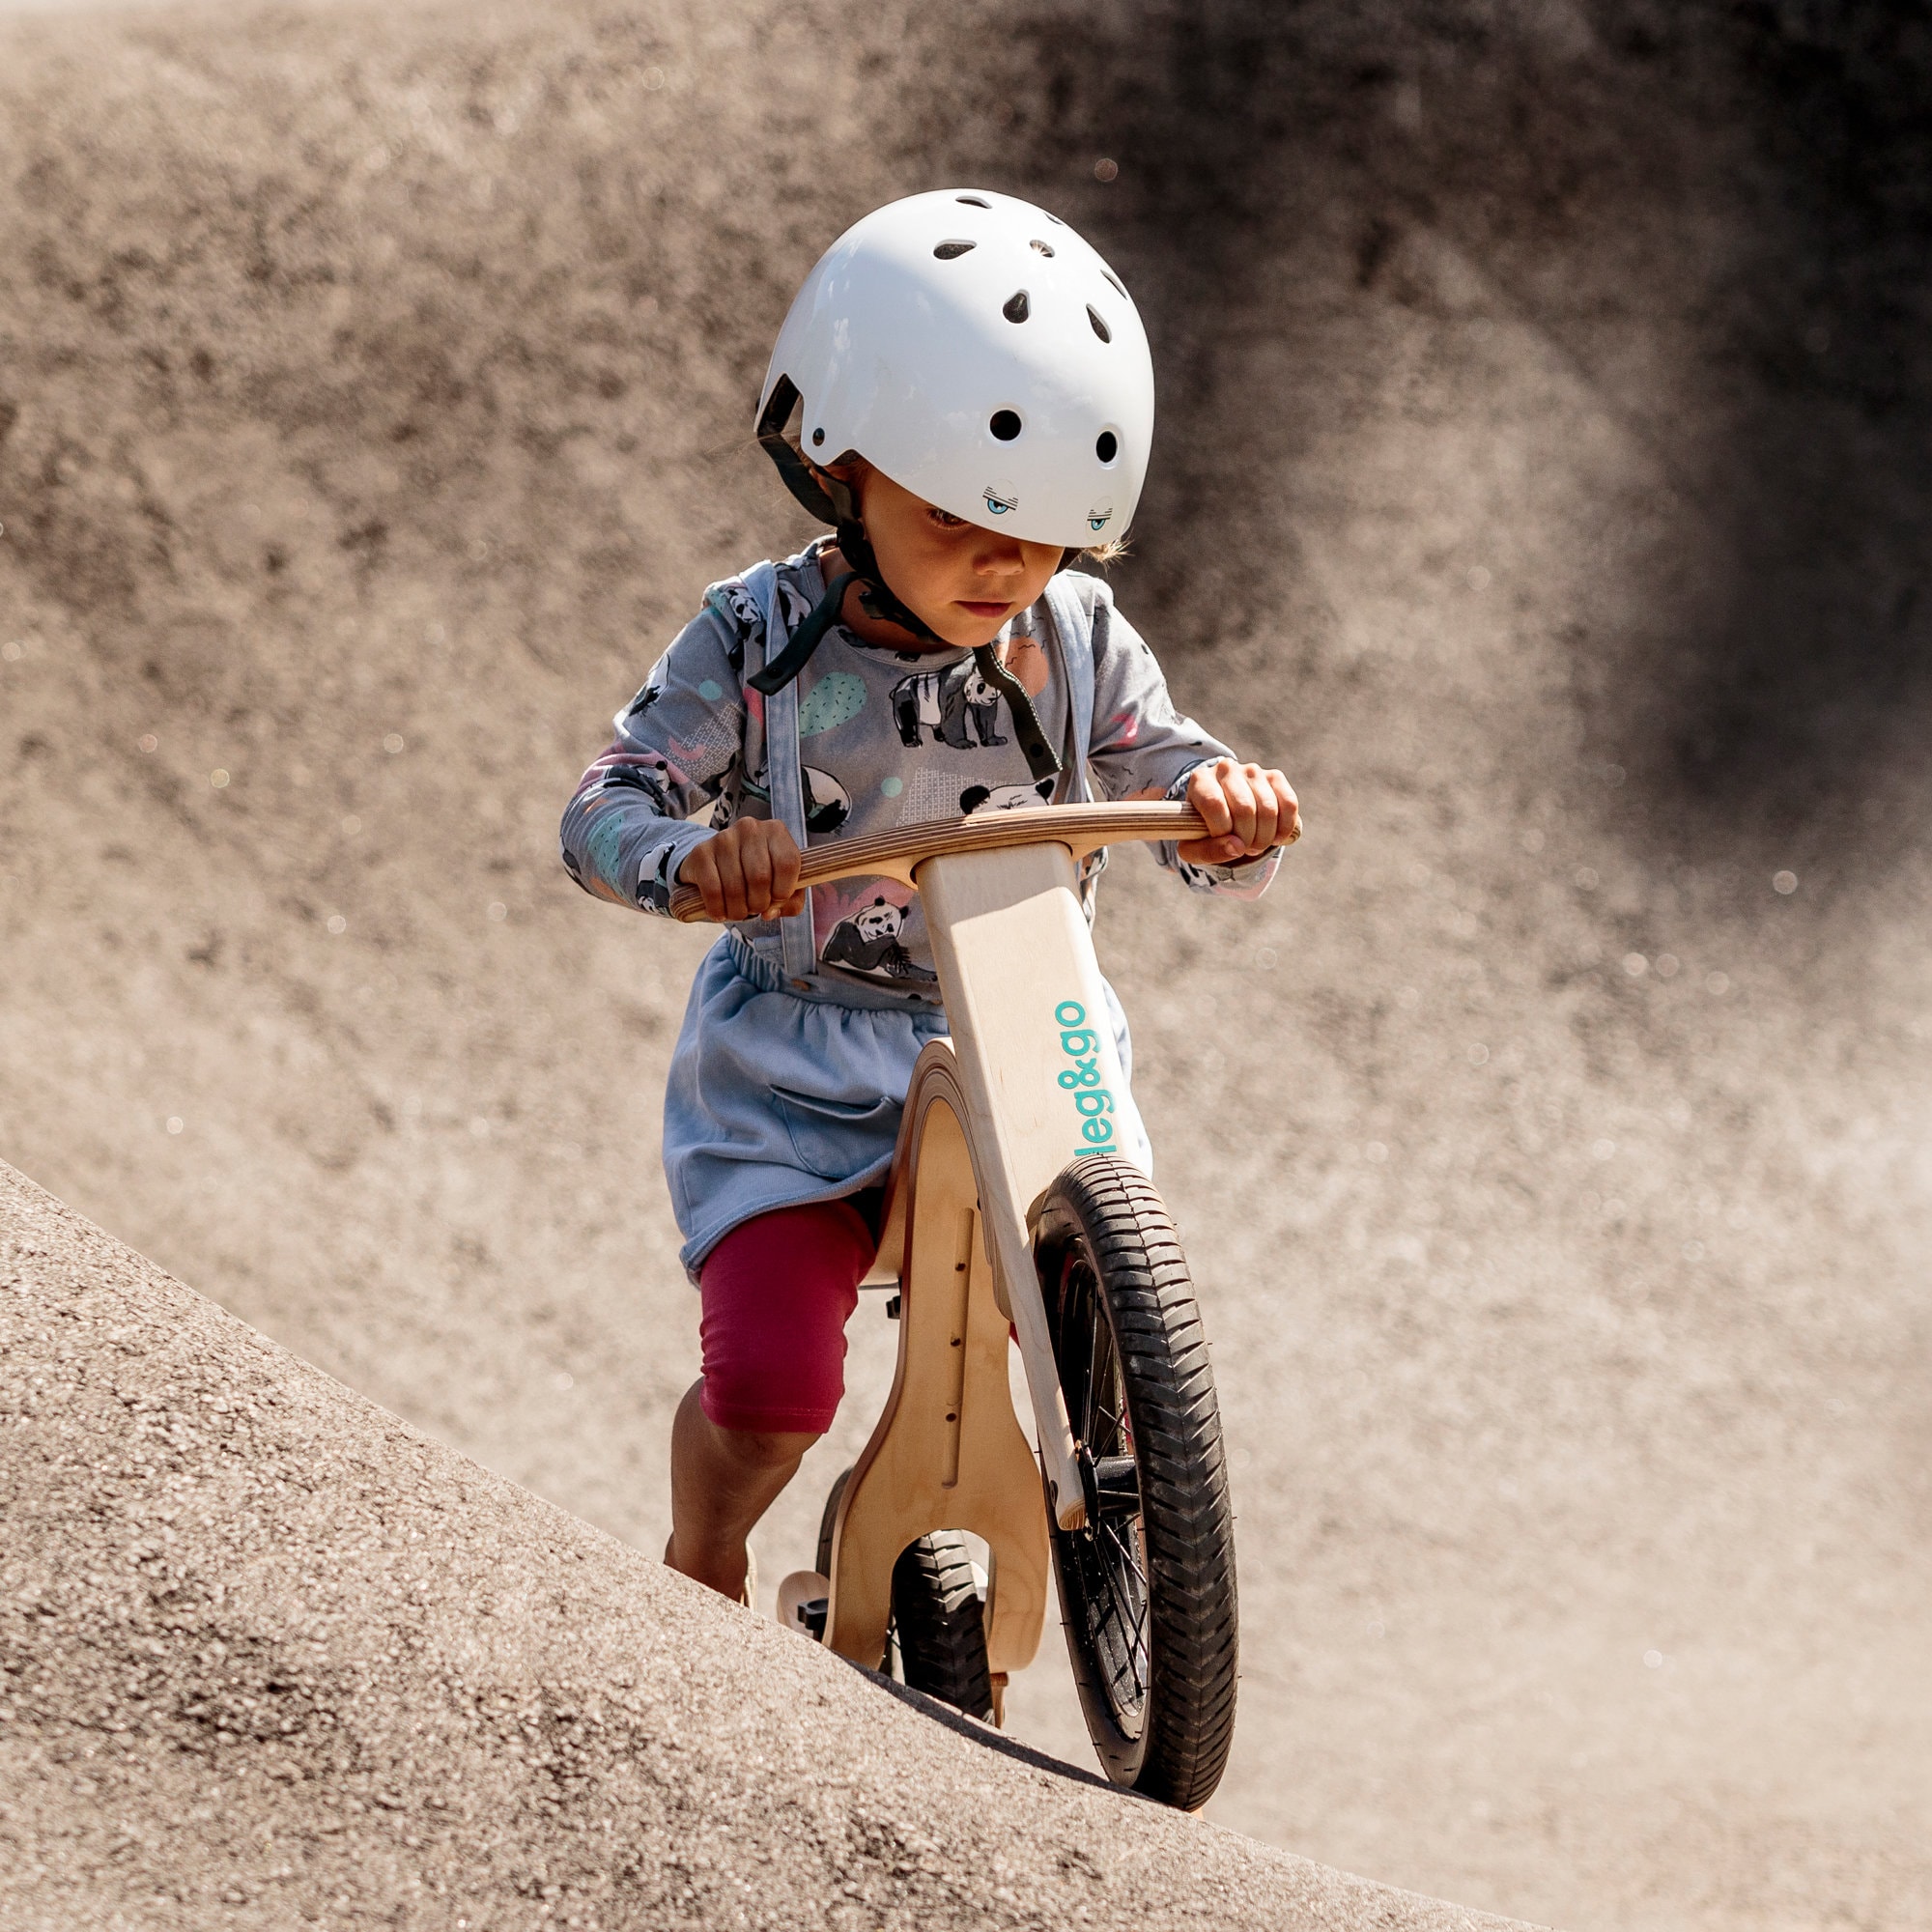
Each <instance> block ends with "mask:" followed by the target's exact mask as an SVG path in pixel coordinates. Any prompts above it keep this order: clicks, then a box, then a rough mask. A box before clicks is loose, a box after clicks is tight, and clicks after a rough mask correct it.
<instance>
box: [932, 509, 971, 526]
mask: <svg viewBox="0 0 1932 1932" xmlns="http://www.w3.org/2000/svg"><path fill="white" fill-rule="evenodd" d="M925 514H926V515H927V516H928V517H930V518H931V519H932V521H933V522H934V523H935V524H937V525H938V526H939V527H940V528H941V529H942V530H956V529H958V528H959V527H960V526H961V525H963V524H964V523H965V521H966V519H965V518H964V517H955V516H954V515H953V514H952V511H951V510H940V509H929V510H927V511H926V513H925Z"/></svg>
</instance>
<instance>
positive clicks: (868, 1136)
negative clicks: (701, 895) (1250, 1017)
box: [664, 932, 1152, 1281]
mask: <svg viewBox="0 0 1932 1932" xmlns="http://www.w3.org/2000/svg"><path fill="white" fill-rule="evenodd" d="M853 991H854V995H855V998H856V999H858V1000H865V999H866V998H867V989H865V988H860V987H855V988H854V989H853ZM1107 1005H1108V1009H1109V1010H1110V1012H1111V1013H1112V1015H1113V1021H1114V1037H1115V1040H1116V1042H1117V1044H1118V1046H1119V1048H1120V1054H1121V1069H1122V1073H1123V1074H1125V1075H1126V1076H1127V1078H1128V1079H1129V1080H1131V1078H1132V1076H1133V1054H1132V1043H1131V1041H1130V1040H1129V1038H1128V1037H1127V1022H1126V1016H1125V1014H1124V1013H1122V1010H1121V1003H1120V1002H1119V1000H1117V999H1116V998H1115V997H1114V989H1113V988H1112V987H1111V986H1109V987H1108V988H1107ZM945 1034H946V1015H945V1013H944V1011H942V1010H941V1009H939V1008H938V1007H924V1006H920V1007H914V1006H909V1005H907V1004H906V1003H905V1002H904V1001H902V1000H900V1001H897V1002H894V1003H892V1004H888V1003H887V1001H886V999H885V998H884V997H883V996H881V997H880V998H879V1004H877V1005H858V1004H853V1005H847V1004H846V1003H845V1002H844V1001H843V1000H831V999H825V998H820V997H816V996H813V995H811V994H801V993H796V992H793V991H792V990H791V989H790V988H789V986H788V985H787V984H786V981H785V978H784V973H783V970H782V968H781V967H780V966H779V965H778V963H777V962H776V961H773V960H767V959H762V958H760V957H759V956H758V955H757V954H755V953H754V952H753V951H752V949H751V948H750V946H748V945H747V944H746V943H745V941H744V940H743V939H741V938H740V937H739V936H738V934H737V933H735V932H727V933H725V936H724V937H723V938H722V939H720V940H719V942H718V944H717V945H716V946H714V947H713V948H712V949H711V951H710V952H707V953H706V954H705V955H704V959H703V962H702V963H701V964H700V965H699V967H698V969H697V977H696V980H694V981H693V982H692V988H691V999H690V1002H689V1003H688V1004H687V1006H686V1007H685V1010H684V1026H683V1028H682V1030H681V1031H680V1032H679V1034H678V1037H677V1046H676V1049H675V1051H674V1052H673V1053H672V1055H671V1063H670V1077H669V1079H668V1082H667V1083H666V1086H665V1123H664V1163H665V1178H666V1179H668V1181H669V1183H670V1200H671V1209H672V1211H673V1212H674V1213H675V1214H676V1216H677V1226H678V1232H679V1233H680V1234H682V1235H683V1236H684V1246H683V1247H682V1248H681V1249H680V1250H679V1254H678V1259H679V1260H680V1261H681V1262H682V1263H683V1264H684V1268H685V1272H686V1273H687V1274H688V1275H690V1277H691V1279H692V1280H693V1281H696V1279H697V1274H698V1270H699V1268H701V1267H702V1266H703V1264H704V1258H705V1256H706V1255H708V1254H709V1253H710V1252H711V1250H712V1249H713V1248H715V1247H716V1246H717V1245H718V1243H719V1242H720V1241H722V1240H723V1239H724V1238H725V1236H726V1235H728V1234H729V1233H730V1232H731V1230H732V1229H733V1228H735V1227H737V1226H738V1225H739V1223H740V1222H742V1221H749V1220H751V1219H752V1218H753V1216H754V1215H757V1214H767V1213H770V1212H771V1210H772V1209H773V1208H796V1207H801V1206H803V1205H805V1204H806V1203H807V1202H811V1201H836V1200H838V1199H839V1198H840V1197H841V1196H843V1195H847V1194H855V1193H857V1192H858V1191H859V1190H860V1189H861V1188H863V1187H870V1186H873V1185H876V1184H877V1183H878V1182H879V1181H881V1180H883V1179H885V1178H886V1175H887V1173H888V1171H889V1170H890V1169H891V1167H892V1164H893V1150H894V1147H895V1144H896V1142H897V1140H898V1131H899V1116H900V1114H901V1112H902V1111H903V1109H904V1105H905V1096H906V1090H907V1088H908V1087H910V1086H911V1084H912V1069H913V1063H914V1062H915V1061H917V1060H918V1058H919V1056H920V1052H921V1050H922V1049H923V1047H924V1045H925V1043H926V1041H927V1040H929V1039H938V1038H942V1037H945ZM1115 1118H1116V1121H1117V1122H1118V1125H1119V1128H1120V1136H1121V1147H1122V1152H1124V1153H1125V1154H1126V1155H1127V1156H1128V1157H1129V1158H1130V1159H1132V1160H1134V1162H1135V1163H1136V1165H1138V1166H1140V1167H1142V1168H1144V1169H1146V1170H1147V1171H1148V1172H1150V1173H1151V1171H1152V1154H1151V1150H1150V1148H1149V1146H1148V1139H1147V1130H1146V1128H1145V1127H1144V1126H1143V1125H1142V1124H1141V1118H1140V1114H1139V1111H1138V1110H1137V1109H1136V1108H1135V1106H1134V1104H1133V1099H1132V1095H1131V1094H1121V1095H1119V1096H1117V1112H1116V1116H1115Z"/></svg>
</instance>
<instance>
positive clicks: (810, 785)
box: [711, 765, 852, 838]
mask: <svg viewBox="0 0 1932 1932" xmlns="http://www.w3.org/2000/svg"><path fill="white" fill-rule="evenodd" d="M798 771H799V778H800V780H801V781H803V783H804V787H805V829H806V832H807V834H808V835H809V836H810V837H812V838H825V837H826V836H827V835H828V834H830V833H834V832H837V831H838V828H839V827H840V826H841V825H843V824H844V823H845V821H846V820H847V819H848V818H850V817H851V816H852V795H851V793H850V792H848V791H847V790H846V789H845V787H844V786H843V785H842V784H840V783H839V782H838V780H837V779H835V778H834V777H833V776H832V774H831V773H830V772H821V771H820V770H819V769H818V767H817V766H816V765H801V766H800V767H799V768H798ZM744 795H745V797H747V798H755V799H759V800H761V801H762V802H763V803H764V804H766V805H770V803H771V797H772V794H771V786H770V775H769V774H768V772H767V771H766V770H765V768H764V767H763V766H760V767H759V768H758V770H757V772H756V773H755V774H754V775H753V777H751V778H749V779H747V780H746V781H745V791H744ZM721 803H722V801H721ZM711 822H712V824H713V825H714V826H718V825H721V824H728V823H729V822H730V815H729V814H728V813H727V814H726V815H725V817H724V818H720V817H719V815H718V814H717V813H716V812H714V813H713V814H712V820H711Z"/></svg>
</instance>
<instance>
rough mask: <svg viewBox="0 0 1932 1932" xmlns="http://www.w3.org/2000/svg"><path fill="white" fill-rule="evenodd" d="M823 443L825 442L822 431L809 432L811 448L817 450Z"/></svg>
mask: <svg viewBox="0 0 1932 1932" xmlns="http://www.w3.org/2000/svg"><path fill="white" fill-rule="evenodd" d="M824 441H825V432H824V431H823V430H822V429H815V430H813V431H812V432H811V446H812V447H813V448H814V449H817V448H819V447H820V446H821V445H822V444H823V443H824Z"/></svg>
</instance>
